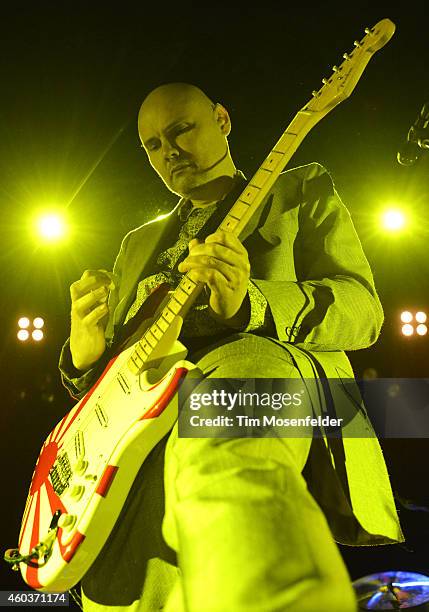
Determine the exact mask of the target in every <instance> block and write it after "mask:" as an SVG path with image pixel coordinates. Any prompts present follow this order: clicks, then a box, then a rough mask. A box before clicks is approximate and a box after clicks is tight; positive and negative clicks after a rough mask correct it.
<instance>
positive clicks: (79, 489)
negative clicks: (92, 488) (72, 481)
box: [70, 485, 85, 501]
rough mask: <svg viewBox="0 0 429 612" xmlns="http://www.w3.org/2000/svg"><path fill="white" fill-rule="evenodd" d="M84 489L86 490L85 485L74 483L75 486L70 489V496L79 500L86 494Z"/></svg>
mask: <svg viewBox="0 0 429 612" xmlns="http://www.w3.org/2000/svg"><path fill="white" fill-rule="evenodd" d="M84 491H85V487H84V486H82V485H74V487H72V488H71V489H70V497H72V498H73V500H74V501H78V500H79V499H80V498H81V497H82V495H83V494H84Z"/></svg>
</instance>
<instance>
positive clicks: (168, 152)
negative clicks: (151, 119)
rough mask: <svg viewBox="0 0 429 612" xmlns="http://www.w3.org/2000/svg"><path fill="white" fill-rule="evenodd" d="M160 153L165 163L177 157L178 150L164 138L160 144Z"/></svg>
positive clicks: (171, 142)
mask: <svg viewBox="0 0 429 612" xmlns="http://www.w3.org/2000/svg"><path fill="white" fill-rule="evenodd" d="M162 151H163V154H164V159H165V160H166V161H170V160H171V159H174V158H176V157H179V150H178V148H177V146H176V144H175V143H174V142H173V141H171V140H169V139H168V138H166V139H165V140H164V142H163V143H162Z"/></svg>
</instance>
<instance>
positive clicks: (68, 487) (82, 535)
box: [19, 342, 195, 591]
mask: <svg viewBox="0 0 429 612" xmlns="http://www.w3.org/2000/svg"><path fill="white" fill-rule="evenodd" d="M133 349H134V347H133V345H132V346H130V347H129V348H128V349H126V350H125V351H123V352H122V353H121V354H120V355H119V356H118V357H115V358H114V359H112V360H111V361H110V362H109V364H108V365H107V367H106V369H105V370H104V372H103V374H102V376H101V377H100V379H99V380H98V381H97V383H96V384H95V385H94V387H93V388H92V389H91V390H90V391H89V392H88V393H87V395H86V396H85V397H84V398H83V399H82V400H80V402H79V403H78V404H76V406H75V407H74V408H73V409H72V410H71V411H70V412H69V413H68V414H67V415H66V416H65V417H64V418H63V419H62V420H61V421H60V422H59V423H58V425H57V426H56V427H55V429H53V431H52V432H51V434H50V435H49V436H48V437H47V439H46V440H45V442H44V444H43V446H42V449H41V453H40V456H39V459H38V461H37V464H36V468H35V471H34V474H33V478H32V482H31V485H30V490H29V494H28V498H27V503H26V507H25V511H24V516H23V519H22V527H21V532H20V536H19V553H20V554H21V555H28V554H29V553H30V551H32V549H33V548H34V547H35V546H36V545H37V544H39V542H45V543H46V544H47V545H48V547H49V548H50V550H51V552H50V554H49V555H48V558H47V560H46V558H45V562H42V560H43V557H42V560H40V559H39V561H34V562H33V563H31V564H30V565H28V564H25V563H22V562H21V563H20V569H21V574H22V576H23V578H24V580H25V581H26V583H27V584H28V585H29V586H31V587H32V588H34V589H38V590H40V591H65V590H68V589H70V588H71V587H72V586H73V585H75V584H76V583H77V582H78V581H79V580H80V579H81V578H82V577H83V575H84V574H85V572H86V571H87V570H88V569H89V567H90V566H91V564H92V563H93V561H94V560H95V559H96V557H97V555H98V554H99V552H100V550H101V548H102V547H103V545H104V543H105V541H106V540H107V538H108V536H109V534H110V532H111V530H112V529H113V526H114V524H115V522H116V519H117V518H118V516H119V513H120V511H121V508H122V506H123V504H124V502H125V499H126V497H127V495H128V492H129V490H130V488H131V486H132V483H133V481H134V478H135V476H136V475H137V472H138V471H139V469H140V467H141V465H142V463H143V461H144V459H145V458H146V457H147V455H148V454H149V452H150V451H151V450H152V449H153V447H154V446H155V445H156V444H157V443H158V442H159V441H160V440H161V439H162V438H163V437H164V435H166V434H167V433H168V431H169V430H170V429H171V427H172V426H173V424H174V422H175V420H176V419H177V414H178V406H177V404H178V399H177V393H176V392H177V388H178V385H179V384H180V381H181V379H182V378H183V376H184V375H185V374H186V373H187V372H188V371H189V370H190V369H193V368H194V367H195V366H193V364H191V363H190V362H187V361H184V360H183V358H182V357H183V356H185V355H186V349H185V348H184V347H183V346H182V345H181V344H180V343H179V342H176V343H175V344H173V346H172V348H171V350H170V351H169V354H168V355H166V356H164V360H163V361H162V365H161V367H159V368H158V369H155V368H151V369H148V370H145V371H144V372H143V373H142V374H139V375H134V374H131V373H128V374H127V375H124V373H123V372H124V367H123V366H124V364H125V363H126V361H127V359H128V358H129V355H130V354H131V353H132V351H133ZM171 364H173V365H171ZM52 540H53V544H52ZM51 544H52V548H51Z"/></svg>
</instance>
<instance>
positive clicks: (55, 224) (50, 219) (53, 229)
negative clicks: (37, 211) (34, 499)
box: [37, 213, 66, 242]
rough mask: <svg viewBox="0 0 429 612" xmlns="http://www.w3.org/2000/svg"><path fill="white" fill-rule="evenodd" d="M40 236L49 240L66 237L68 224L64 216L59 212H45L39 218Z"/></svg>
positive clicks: (38, 228)
mask: <svg viewBox="0 0 429 612" xmlns="http://www.w3.org/2000/svg"><path fill="white" fill-rule="evenodd" d="M37 230H38V233H39V236H41V237H42V238H43V239H44V240H47V241H49V242H54V241H56V240H60V239H62V238H64V236H65V234H66V224H65V220H64V218H63V217H62V216H61V215H60V214H58V213H45V214H43V215H41V216H40V217H39V218H38V219H37Z"/></svg>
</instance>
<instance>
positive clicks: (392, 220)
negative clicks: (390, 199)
mask: <svg viewBox="0 0 429 612" xmlns="http://www.w3.org/2000/svg"><path fill="white" fill-rule="evenodd" d="M382 224H383V227H384V228H385V229H386V230H388V231H390V232H397V231H399V230H401V229H403V228H404V227H405V225H406V216H405V214H404V213H403V212H402V211H401V210H399V209H397V208H390V209H388V210H385V211H384V212H383V214H382Z"/></svg>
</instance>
